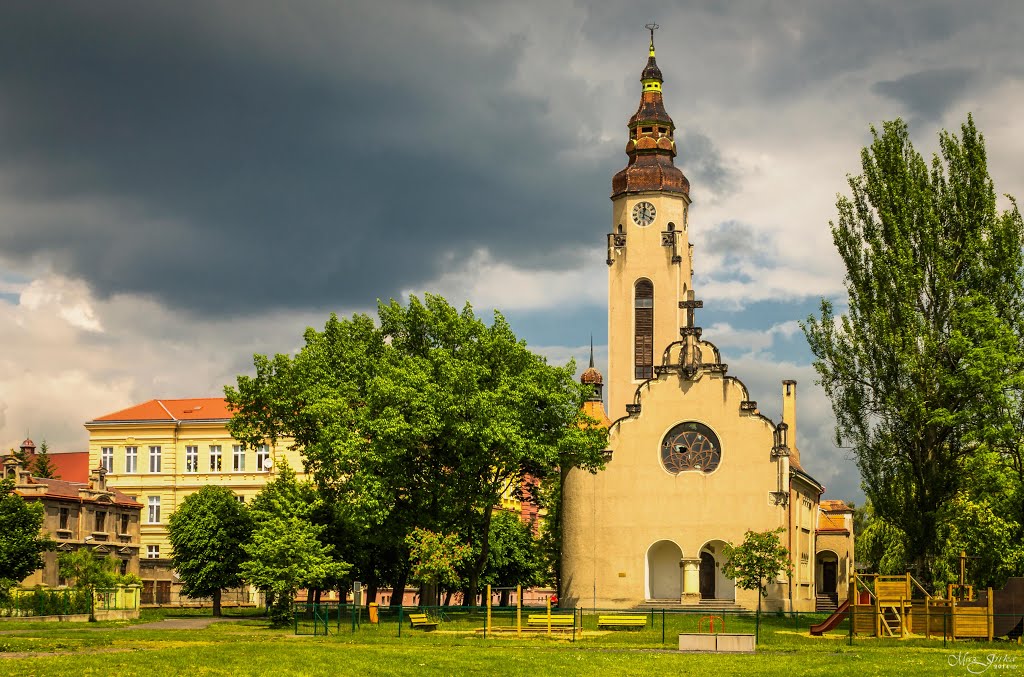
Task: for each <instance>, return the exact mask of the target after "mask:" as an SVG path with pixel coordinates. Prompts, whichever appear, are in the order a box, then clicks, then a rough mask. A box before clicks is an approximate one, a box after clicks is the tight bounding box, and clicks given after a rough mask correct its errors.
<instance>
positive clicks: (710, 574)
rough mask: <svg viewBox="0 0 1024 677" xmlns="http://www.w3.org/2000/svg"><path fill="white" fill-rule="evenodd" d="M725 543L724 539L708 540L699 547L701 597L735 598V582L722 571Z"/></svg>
mask: <svg viewBox="0 0 1024 677" xmlns="http://www.w3.org/2000/svg"><path fill="white" fill-rule="evenodd" d="M725 545H726V544H725V541H718V540H715V541H708V542H707V543H705V544H704V545H703V546H702V547H701V549H700V597H701V599H717V600H735V599H736V582H735V581H734V580H732V579H731V578H729V577H728V576H726V575H725V574H724V573H723V569H724V568H725Z"/></svg>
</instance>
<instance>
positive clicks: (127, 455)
mask: <svg viewBox="0 0 1024 677" xmlns="http://www.w3.org/2000/svg"><path fill="white" fill-rule="evenodd" d="M124 471H125V472H126V473H137V472H139V448H138V447H125V448H124Z"/></svg>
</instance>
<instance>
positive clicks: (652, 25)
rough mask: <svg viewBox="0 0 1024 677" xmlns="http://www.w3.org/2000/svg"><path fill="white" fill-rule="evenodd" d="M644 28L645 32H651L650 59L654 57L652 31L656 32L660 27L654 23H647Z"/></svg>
mask: <svg viewBox="0 0 1024 677" xmlns="http://www.w3.org/2000/svg"><path fill="white" fill-rule="evenodd" d="M644 28H646V29H647V30H649V31H650V32H651V57H652V58H653V57H654V31H656V30H658V29H659V28H661V26H659V25H658V24H656V23H654V22H653V21H652V22H651V23H649V24H647V25H646V26H644Z"/></svg>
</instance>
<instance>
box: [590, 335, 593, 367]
mask: <svg viewBox="0 0 1024 677" xmlns="http://www.w3.org/2000/svg"><path fill="white" fill-rule="evenodd" d="M590 368H591V369H593V368H594V335H593V334H591V335H590Z"/></svg>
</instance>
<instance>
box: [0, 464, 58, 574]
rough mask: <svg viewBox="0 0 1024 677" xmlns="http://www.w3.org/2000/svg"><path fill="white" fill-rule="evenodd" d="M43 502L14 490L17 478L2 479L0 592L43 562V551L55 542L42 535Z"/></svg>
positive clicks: (40, 565)
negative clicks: (31, 499)
mask: <svg viewBox="0 0 1024 677" xmlns="http://www.w3.org/2000/svg"><path fill="white" fill-rule="evenodd" d="M43 519H44V514H43V505H42V503H39V502H38V501H26V500H25V499H23V498H22V497H21V496H19V495H18V494H16V493H14V481H13V480H9V479H2V480H0V592H5V591H6V590H7V589H8V588H10V587H11V586H13V585H17V584H18V582H20V581H21V580H22V579H23V578H25V577H26V576H28V575H29V574H31V573H32V572H33V571H35V570H36V569H39V568H41V567H42V566H43V559H42V556H41V554H42V553H43V552H46V551H47V550H52V549H53V548H54V547H55V545H56V544H55V543H54V542H53V541H52V540H51V539H50V538H49V537H47V536H45V535H40V533H39V530H40V529H41V528H42V526H43Z"/></svg>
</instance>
